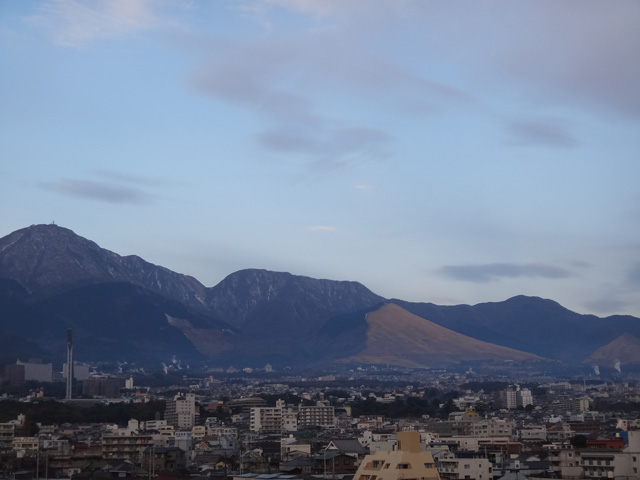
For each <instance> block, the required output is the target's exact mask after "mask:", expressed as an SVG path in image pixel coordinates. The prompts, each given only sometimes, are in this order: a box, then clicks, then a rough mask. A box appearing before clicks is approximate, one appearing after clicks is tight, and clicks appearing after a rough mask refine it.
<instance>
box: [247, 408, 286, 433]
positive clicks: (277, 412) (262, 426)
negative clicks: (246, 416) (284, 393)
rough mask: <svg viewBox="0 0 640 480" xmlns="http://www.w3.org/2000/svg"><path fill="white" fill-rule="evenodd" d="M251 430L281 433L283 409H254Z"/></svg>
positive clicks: (250, 423)
mask: <svg viewBox="0 0 640 480" xmlns="http://www.w3.org/2000/svg"><path fill="white" fill-rule="evenodd" d="M249 430H251V431H252V432H259V433H281V432H282V408H280V407H252V408H251V416H250V420H249Z"/></svg>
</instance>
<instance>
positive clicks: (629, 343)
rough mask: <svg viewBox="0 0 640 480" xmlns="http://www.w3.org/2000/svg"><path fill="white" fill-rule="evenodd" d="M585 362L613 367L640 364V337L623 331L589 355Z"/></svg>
mask: <svg viewBox="0 0 640 480" xmlns="http://www.w3.org/2000/svg"><path fill="white" fill-rule="evenodd" d="M585 363H588V364H591V365H600V366H606V367H611V368H615V367H616V366H620V365H640V339H638V338H637V337H634V336H633V335H630V334H628V333H623V334H622V335H620V336H619V337H617V338H616V339H615V340H613V341H612V342H610V343H608V344H606V345H605V346H603V347H600V348H599V349H597V350H596V351H595V352H593V353H592V354H591V355H589V356H588V357H587V358H586V360H585Z"/></svg>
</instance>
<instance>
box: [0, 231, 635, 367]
mask: <svg viewBox="0 0 640 480" xmlns="http://www.w3.org/2000/svg"><path fill="white" fill-rule="evenodd" d="M385 303H386V304H385ZM409 312H410V313H409ZM419 317H420V318H419ZM436 324H437V325H436ZM67 328H73V330H74V338H75V339H76V358H78V359H85V360H107V361H109V360H110V361H116V360H127V361H138V362H146V363H155V364H159V363H160V362H163V361H166V360H167V359H169V358H171V357H172V356H173V355H177V356H179V357H180V358H184V359H192V360H198V361H202V362H205V361H206V362H207V363H209V364H218V365H230V364H236V365H244V366H246V365H260V364H264V363H267V362H269V363H272V364H275V365H294V366H304V365H311V364H320V365H322V364H326V363H327V362H337V361H341V362H344V361H346V360H349V361H353V362H363V363H390V364H394V365H421V366H423V365H425V363H426V364H430V365H435V364H452V363H458V362H465V361H469V362H495V361H501V360H503V359H504V360H506V359H508V360H509V361H512V362H520V361H530V360H535V359H536V358H537V357H536V356H538V357H545V358H550V359H555V360H563V361H566V362H570V363H575V364H579V363H580V362H582V361H583V360H584V359H585V358H586V357H588V356H589V355H591V354H592V353H593V352H595V351H596V350H597V349H599V348H600V347H604V346H605V345H606V344H607V343H609V342H611V341H613V340H614V339H615V338H617V337H619V336H620V335H623V334H625V333H627V334H629V335H633V336H635V337H640V320H639V319H637V318H635V317H630V316H612V317H608V318H605V319H603V318H598V317H595V316H593V315H578V314H576V313H574V312H571V311H569V310H567V309H565V308H563V307H562V306H560V305H559V304H557V303H556V302H553V301H551V300H544V299H540V298H535V297H522V296H521V297H514V298H511V299H509V300H506V301H504V302H497V303H484V304H479V305H475V306H469V305H457V306H438V305H434V304H430V303H411V302H406V301H403V300H397V299H394V300H387V299H385V298H383V297H381V296H379V295H377V294H375V293H373V292H371V291H370V290H368V289H367V288H366V287H365V286H363V285H361V284H360V283H357V282H350V281H334V280H319V279H313V278H309V277H304V276H298V275H292V274H291V273H285V272H272V271H267V270H259V269H247V270H241V271H239V272H235V273H232V274H230V275H229V276H228V277H226V278H225V279H224V280H223V281H221V282H220V283H219V284H218V285H215V286H213V287H210V288H207V287H205V286H204V285H202V284H201V283H200V282H199V281H198V280H196V279H195V278H193V277H190V276H188V275H183V274H179V273H176V272H172V271H171V270H168V269H166V268H164V267H161V266H157V265H153V264H151V263H149V262H146V261H145V260H143V259H141V258H139V257H137V256H124V257H123V256H120V255H118V254H116V253H114V252H110V251H108V250H105V249H103V248H100V247H99V246H98V245H97V244H95V243H94V242H92V241H90V240H87V239H85V238H82V237H80V236H78V235H76V234H75V233H74V232H72V231H71V230H68V229H66V228H63V227H59V226H56V225H33V226H31V227H28V228H24V229H20V230H18V231H16V232H13V233H10V234H9V235H7V236H5V237H3V238H0V351H1V352H4V353H3V354H2V355H0V363H2V362H3V363H6V362H7V361H15V359H14V358H13V357H18V356H20V357H21V358H24V357H30V356H38V357H40V358H43V359H45V360H46V359H49V360H54V361H56V362H62V361H63V359H64V346H65V331H66V329H67ZM456 332H457V333H456ZM474 339H475V340H474ZM505 347H506V348H505ZM394 352H395V353H394ZM524 352H527V353H524ZM629 358H630V359H632V358H635V357H633V356H631V355H629ZM382 360H384V361H382ZM381 361H382V362H381ZM633 361H635V360H633Z"/></svg>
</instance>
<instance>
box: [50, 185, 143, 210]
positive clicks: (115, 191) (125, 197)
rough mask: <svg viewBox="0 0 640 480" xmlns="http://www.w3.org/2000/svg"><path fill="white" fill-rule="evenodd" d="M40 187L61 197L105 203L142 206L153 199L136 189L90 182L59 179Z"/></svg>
mask: <svg viewBox="0 0 640 480" xmlns="http://www.w3.org/2000/svg"><path fill="white" fill-rule="evenodd" d="M40 187H41V188H43V189H45V190H50V191H53V192H56V193H60V194H62V195H67V196H71V197H77V198H84V199H89V200H95V201H99V202H107V203H126V204H132V205H143V204H147V203H150V202H151V200H152V198H153V197H152V196H151V195H149V194H148V193H146V192H145V191H143V190H141V189H138V188H133V187H127V186H123V185H118V184H113V183H105V182H96V181H91V180H75V179H61V180H56V181H52V182H42V183H40Z"/></svg>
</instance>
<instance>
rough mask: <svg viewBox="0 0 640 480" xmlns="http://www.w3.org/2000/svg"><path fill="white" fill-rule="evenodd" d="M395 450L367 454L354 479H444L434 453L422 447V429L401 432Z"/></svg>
mask: <svg viewBox="0 0 640 480" xmlns="http://www.w3.org/2000/svg"><path fill="white" fill-rule="evenodd" d="M397 437H398V442H397V444H396V446H395V448H394V449H393V450H392V451H377V452H373V453H372V454H371V455H367V456H366V457H365V459H364V460H363V461H362V464H361V465H360V468H358V471H357V472H356V474H355V476H354V480H400V479H402V480H440V475H439V474H438V470H436V465H435V462H434V461H433V457H432V456H431V453H429V452H424V451H421V450H420V433H419V432H399V433H398V435H397Z"/></svg>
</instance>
